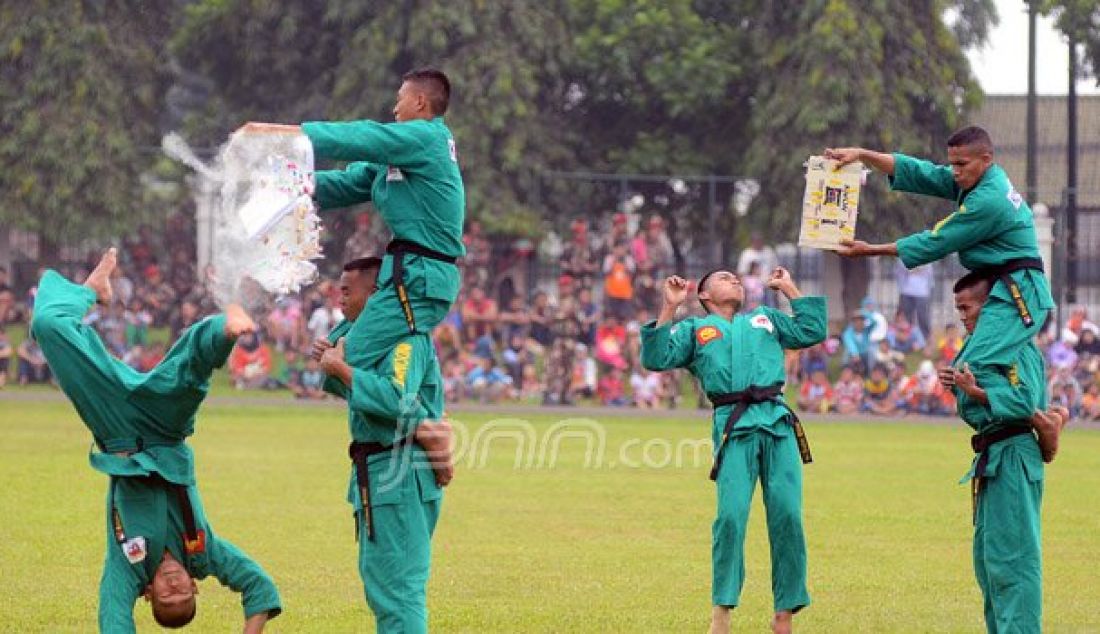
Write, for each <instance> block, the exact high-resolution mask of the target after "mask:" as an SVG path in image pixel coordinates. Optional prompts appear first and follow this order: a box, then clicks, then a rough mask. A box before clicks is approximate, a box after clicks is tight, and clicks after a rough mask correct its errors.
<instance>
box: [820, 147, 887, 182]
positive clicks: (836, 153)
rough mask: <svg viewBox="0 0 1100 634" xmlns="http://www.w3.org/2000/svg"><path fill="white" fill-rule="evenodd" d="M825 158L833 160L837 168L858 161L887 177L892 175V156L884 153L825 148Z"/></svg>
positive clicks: (859, 149) (858, 149)
mask: <svg viewBox="0 0 1100 634" xmlns="http://www.w3.org/2000/svg"><path fill="white" fill-rule="evenodd" d="M824 156H825V158H827V159H833V160H834V161H836V162H837V163H838V165H837V167H844V166H845V165H848V164H849V163H855V162H856V161H859V162H861V163H863V164H864V165H868V166H870V167H871V168H872V169H875V170H877V171H879V172H882V173H883V174H886V175H887V176H893V175H894V155H893V154H886V153H885V152H875V151H873V150H868V149H866V148H861V147H841V148H826V149H825V155H824Z"/></svg>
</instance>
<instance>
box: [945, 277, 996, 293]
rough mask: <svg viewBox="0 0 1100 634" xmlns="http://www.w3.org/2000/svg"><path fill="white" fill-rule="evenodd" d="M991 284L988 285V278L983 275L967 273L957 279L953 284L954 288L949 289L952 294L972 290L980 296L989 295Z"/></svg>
mask: <svg viewBox="0 0 1100 634" xmlns="http://www.w3.org/2000/svg"><path fill="white" fill-rule="evenodd" d="M992 287H993V284H991V283H990V281H989V278H988V277H986V276H984V275H978V274H977V273H967V274H966V275H964V276H962V277H960V278H959V281H957V282H955V286H954V287H952V288H951V292H953V293H961V292H962V291H965V290H968V289H974V291H975V292H976V293H978V294H979V295H982V296H986V295H989V291H990V289H992Z"/></svg>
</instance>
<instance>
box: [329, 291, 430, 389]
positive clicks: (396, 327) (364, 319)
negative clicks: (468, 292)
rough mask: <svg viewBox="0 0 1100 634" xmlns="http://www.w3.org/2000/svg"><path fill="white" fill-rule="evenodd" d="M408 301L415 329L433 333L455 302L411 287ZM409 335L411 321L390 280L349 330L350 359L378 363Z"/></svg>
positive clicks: (361, 363) (362, 363)
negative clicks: (406, 316)
mask: <svg viewBox="0 0 1100 634" xmlns="http://www.w3.org/2000/svg"><path fill="white" fill-rule="evenodd" d="M409 304H410V305H411V306H412V310H413V315H414V317H415V321H416V331H417V332H422V333H426V334H431V333H432V331H433V330H435V327H436V326H438V325H439V324H440V323H442V322H443V319H444V318H445V317H446V316H447V313H448V312H449V311H450V310H451V306H452V302H448V301H446V300H441V299H432V298H430V297H425V296H423V295H418V294H414V293H413V290H412V288H410V289H409ZM408 336H409V324H408V322H407V321H406V320H405V309H404V308H403V307H402V306H401V302H400V301H399V300H398V299H397V291H396V290H395V289H394V287H393V285H392V284H390V283H387V284H385V285H384V286H382V287H380V288H379V289H378V290H377V291H376V292H375V293H374V294H373V295H371V297H370V299H369V300H367V305H366V306H365V307H364V308H363V312H362V313H361V314H360V315H359V318H358V319H356V320H355V324H354V325H353V326H352V327H351V330H349V331H348V335H347V341H345V345H346V346H347V358H348V362H349V363H351V364H352V365H354V366H355V367H358V368H369V367H373V366H375V365H377V364H378V363H379V362H380V361H381V360H382V359H384V358H386V355H388V354H389V353H390V351H391V350H393V349H394V347H395V346H397V344H398V343H400V342H401V340H402V339H404V338H405V337H408Z"/></svg>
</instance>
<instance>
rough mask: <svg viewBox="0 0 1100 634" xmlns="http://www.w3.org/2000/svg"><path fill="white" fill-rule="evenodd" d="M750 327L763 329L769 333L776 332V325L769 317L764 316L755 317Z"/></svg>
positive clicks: (750, 322)
mask: <svg viewBox="0 0 1100 634" xmlns="http://www.w3.org/2000/svg"><path fill="white" fill-rule="evenodd" d="M749 325H751V326H752V327H753V328H763V329H764V330H767V331H768V332H775V324H773V323H772V320H770V319H768V316H767V315H764V314H760V315H754V316H753V318H752V319H751V320H750V321H749Z"/></svg>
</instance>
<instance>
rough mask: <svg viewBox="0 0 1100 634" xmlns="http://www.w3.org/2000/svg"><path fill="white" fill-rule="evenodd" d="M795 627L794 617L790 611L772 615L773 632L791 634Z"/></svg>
mask: <svg viewBox="0 0 1100 634" xmlns="http://www.w3.org/2000/svg"><path fill="white" fill-rule="evenodd" d="M793 627H794V618H793V615H792V614H791V613H790V612H779V613H777V614H776V615H775V616H774V617H772V633H773V634H791V632H792V631H793V630H792V628H793Z"/></svg>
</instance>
